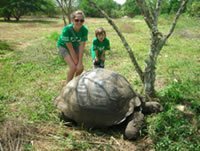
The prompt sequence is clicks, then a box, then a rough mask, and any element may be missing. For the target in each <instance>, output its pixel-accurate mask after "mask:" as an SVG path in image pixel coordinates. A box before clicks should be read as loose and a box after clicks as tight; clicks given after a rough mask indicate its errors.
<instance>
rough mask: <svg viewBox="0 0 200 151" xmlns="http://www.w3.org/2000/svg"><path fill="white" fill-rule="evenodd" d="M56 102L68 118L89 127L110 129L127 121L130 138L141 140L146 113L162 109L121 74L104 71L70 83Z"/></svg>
mask: <svg viewBox="0 0 200 151" xmlns="http://www.w3.org/2000/svg"><path fill="white" fill-rule="evenodd" d="M54 103H55V105H56V106H57V108H58V109H59V110H61V113H63V115H64V117H65V119H69V120H70V119H72V120H74V121H75V122H76V123H78V124H81V125H85V126H86V127H90V128H104V127H110V126H113V125H118V124H120V123H122V122H124V121H125V120H127V119H128V122H127V126H126V128H125V138H127V139H136V138H137V137H138V134H139V133H138V132H139V130H140V128H141V126H142V123H143V119H144V115H143V111H144V112H147V111H148V112H149V111H154V112H158V111H161V108H162V107H161V105H160V104H159V103H157V102H147V103H145V102H144V101H143V100H142V97H141V96H139V95H138V94H137V93H136V92H135V91H134V90H133V89H132V87H131V85H130V84H129V82H128V81H127V80H126V79H125V78H124V77H123V76H122V75H120V74H118V73H116V72H114V71H110V70H107V69H102V68H97V69H93V70H91V71H87V72H84V73H83V74H81V75H80V76H78V77H76V78H74V79H73V80H71V81H70V82H69V83H68V84H67V85H66V86H64V87H63V90H62V92H61V93H60V95H59V96H58V97H57V98H56V99H55V101H54Z"/></svg>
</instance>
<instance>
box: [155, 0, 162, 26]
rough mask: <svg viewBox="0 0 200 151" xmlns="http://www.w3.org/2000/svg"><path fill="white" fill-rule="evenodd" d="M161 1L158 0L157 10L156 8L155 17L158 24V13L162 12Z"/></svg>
mask: <svg viewBox="0 0 200 151" xmlns="http://www.w3.org/2000/svg"><path fill="white" fill-rule="evenodd" d="M161 3H162V0H157V3H156V10H155V18H154V21H155V24H156V25H157V24H158V15H159V14H160V7H161Z"/></svg>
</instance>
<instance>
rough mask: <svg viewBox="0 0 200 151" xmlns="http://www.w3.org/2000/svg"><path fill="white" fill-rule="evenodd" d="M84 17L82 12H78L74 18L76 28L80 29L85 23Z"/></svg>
mask: <svg viewBox="0 0 200 151" xmlns="http://www.w3.org/2000/svg"><path fill="white" fill-rule="evenodd" d="M84 21H85V20H84V18H83V16H82V15H81V14H77V15H76V16H75V18H74V19H73V23H74V27H75V29H80V28H81V27H82V25H83V23H84Z"/></svg>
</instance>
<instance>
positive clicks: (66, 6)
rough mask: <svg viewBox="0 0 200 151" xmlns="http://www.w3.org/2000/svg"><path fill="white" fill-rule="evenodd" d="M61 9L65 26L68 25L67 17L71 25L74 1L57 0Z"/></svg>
mask: <svg viewBox="0 0 200 151" xmlns="http://www.w3.org/2000/svg"><path fill="white" fill-rule="evenodd" d="M56 1H57V3H58V5H59V6H60V8H61V9H62V15H63V21H64V25H66V24H67V22H66V20H65V16H67V18H68V23H71V16H70V15H71V13H72V2H73V0H56Z"/></svg>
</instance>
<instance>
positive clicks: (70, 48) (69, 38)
mask: <svg viewBox="0 0 200 151" xmlns="http://www.w3.org/2000/svg"><path fill="white" fill-rule="evenodd" d="M84 21H85V15H84V13H83V12H82V11H80V10H78V11H76V12H74V13H73V14H72V24H69V25H67V26H65V27H64V28H63V30H62V34H61V35H60V37H59V39H58V42H57V46H58V49H59V53H60V55H61V56H62V57H63V58H64V60H65V62H66V63H67V64H68V65H69V71H68V73H67V83H68V82H69V81H70V80H72V79H73V77H74V76H77V75H80V74H81V73H82V72H83V69H84V67H83V61H82V58H83V51H84V48H85V44H86V41H87V39H88V29H87V27H86V26H84V25H83V24H84Z"/></svg>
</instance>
